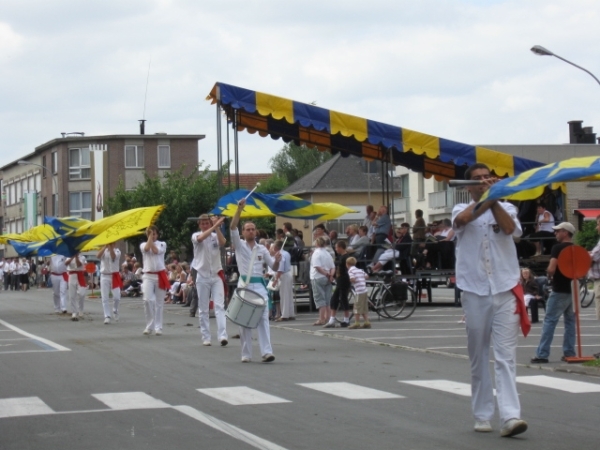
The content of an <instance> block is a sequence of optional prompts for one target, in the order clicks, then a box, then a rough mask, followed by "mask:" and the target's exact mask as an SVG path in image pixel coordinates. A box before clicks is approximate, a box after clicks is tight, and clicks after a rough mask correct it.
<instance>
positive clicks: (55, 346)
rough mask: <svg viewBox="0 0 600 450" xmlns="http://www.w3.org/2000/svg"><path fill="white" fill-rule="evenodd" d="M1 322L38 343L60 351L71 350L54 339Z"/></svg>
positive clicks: (0, 322)
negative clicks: (53, 340) (50, 339)
mask: <svg viewBox="0 0 600 450" xmlns="http://www.w3.org/2000/svg"><path fill="white" fill-rule="evenodd" d="M0 324H1V325H4V326H5V327H6V328H10V329H11V330H13V331H16V332H17V333H19V334H21V335H23V336H25V337H28V338H31V339H33V340H34V341H36V343H39V344H42V345H45V346H47V347H50V348H52V349H54V350H57V351H59V352H70V351H71V349H70V348H67V347H63V346H62V345H59V344H57V343H56V342H52V341H49V340H48V339H44V338H42V337H39V336H36V335H35V334H31V333H28V332H27V331H24V330H21V329H20V328H17V327H15V326H14V325H11V324H10V323H8V322H5V321H4V320H0Z"/></svg>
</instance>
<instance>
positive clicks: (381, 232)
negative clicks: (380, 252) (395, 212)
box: [374, 205, 392, 245]
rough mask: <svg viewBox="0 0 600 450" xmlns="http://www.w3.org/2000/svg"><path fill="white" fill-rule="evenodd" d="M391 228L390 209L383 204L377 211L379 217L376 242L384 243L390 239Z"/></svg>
mask: <svg viewBox="0 0 600 450" xmlns="http://www.w3.org/2000/svg"><path fill="white" fill-rule="evenodd" d="M391 229H392V222H391V220H390V216H389V215H388V209H387V207H386V206H383V205H382V206H380V207H379V210H378V211H377V219H376V221H375V231H374V234H375V244H377V245H382V244H383V243H384V242H385V240H386V239H388V236H389V234H390V231H391Z"/></svg>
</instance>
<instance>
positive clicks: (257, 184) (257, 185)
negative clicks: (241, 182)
mask: <svg viewBox="0 0 600 450" xmlns="http://www.w3.org/2000/svg"><path fill="white" fill-rule="evenodd" d="M259 186H260V183H259V182H257V183H256V186H254V189H252V190H251V191H250V192H248V195H246V197H244V200H248V197H250V196H251V195H252V193H253V192H254V191H255V190H256V188H257V187H259Z"/></svg>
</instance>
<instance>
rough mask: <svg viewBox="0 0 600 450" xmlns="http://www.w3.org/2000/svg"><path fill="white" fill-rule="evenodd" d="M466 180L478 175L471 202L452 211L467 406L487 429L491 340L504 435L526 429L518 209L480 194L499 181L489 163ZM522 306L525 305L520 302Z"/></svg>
mask: <svg viewBox="0 0 600 450" xmlns="http://www.w3.org/2000/svg"><path fill="white" fill-rule="evenodd" d="M465 179H467V180H480V181H481V184H479V185H475V186H468V187H467V190H468V191H469V193H470V194H471V197H472V199H473V201H471V203H469V204H465V203H462V204H458V205H456V206H454V209H453V211H452V222H453V226H454V230H455V233H456V239H457V244H456V284H457V286H458V288H460V289H462V291H463V294H462V307H463V310H464V313H465V315H466V318H467V347H468V352H469V359H470V361H471V394H472V397H471V398H472V399H471V406H472V409H473V415H474V416H475V431H478V432H490V431H492V426H491V423H490V421H491V420H492V418H493V416H494V410H495V407H494V392H493V387H492V379H491V374H490V358H489V349H490V343H491V344H492V345H493V348H494V359H495V365H494V367H495V375H496V377H495V379H496V391H497V396H496V397H497V399H498V409H499V412H500V420H501V423H502V428H501V431H500V435H501V436H503V437H510V436H515V435H517V434H520V433H523V432H524V431H525V430H527V423H526V422H525V421H524V420H521V418H520V417H521V406H520V403H519V395H518V393H517V384H516V348H517V335H518V330H519V319H520V317H519V315H517V314H516V313H515V311H516V310H518V308H517V307H518V304H517V302H519V299H518V298H517V297H516V295H515V294H514V293H513V289H515V288H516V286H517V285H518V284H519V277H520V273H519V262H518V259H517V252H516V247H515V244H514V242H513V236H514V237H519V236H521V234H522V230H521V224H520V223H519V221H518V219H517V213H518V211H517V209H516V208H515V207H514V206H513V205H511V204H510V203H504V202H499V201H496V200H492V201H485V202H483V203H482V204H480V205H479V207H478V208H477V209H476V208H475V206H476V205H477V203H478V202H479V200H480V199H481V197H482V195H483V194H484V193H485V192H486V191H487V190H488V189H489V187H490V186H491V185H492V184H493V183H495V182H496V181H497V180H496V179H495V178H492V176H491V174H490V171H489V169H488V167H487V166H485V165H484V164H481V163H477V164H474V165H472V166H471V167H469V168H468V169H467V171H466V172H465ZM523 306H524V305H523Z"/></svg>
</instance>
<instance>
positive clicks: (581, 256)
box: [558, 245, 592, 279]
mask: <svg viewBox="0 0 600 450" xmlns="http://www.w3.org/2000/svg"><path fill="white" fill-rule="evenodd" d="M591 264H592V258H591V256H590V254H589V253H588V252H587V250H586V249H585V248H583V247H581V246H579V245H569V246H568V247H566V248H564V249H563V250H562V252H560V255H558V268H559V269H560V271H561V272H562V274H563V275H564V276H565V277H567V278H571V279H576V278H582V277H584V276H585V275H586V274H587V273H588V270H590V266H591Z"/></svg>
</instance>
